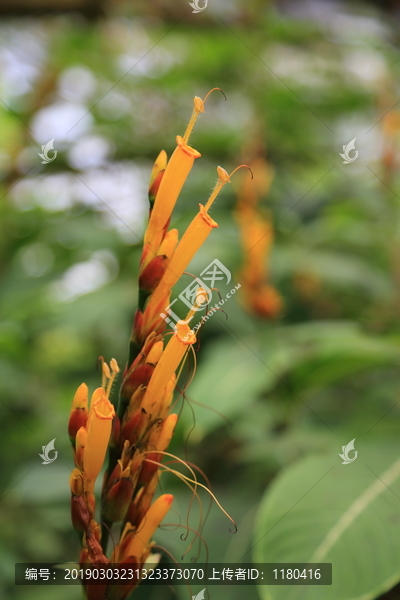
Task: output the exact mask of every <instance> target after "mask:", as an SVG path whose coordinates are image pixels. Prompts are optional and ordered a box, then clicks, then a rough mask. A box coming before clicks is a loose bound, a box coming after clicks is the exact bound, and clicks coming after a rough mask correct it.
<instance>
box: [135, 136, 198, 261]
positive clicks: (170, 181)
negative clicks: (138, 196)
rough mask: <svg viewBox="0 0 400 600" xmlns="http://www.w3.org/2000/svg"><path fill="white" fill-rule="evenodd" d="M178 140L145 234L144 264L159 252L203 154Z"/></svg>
mask: <svg viewBox="0 0 400 600" xmlns="http://www.w3.org/2000/svg"><path fill="white" fill-rule="evenodd" d="M176 142H177V147H176V149H175V151H174V153H173V155H172V156H171V158H170V160H169V162H168V165H167V168H166V170H165V173H164V176H163V178H162V181H161V184H160V188H159V190H158V193H157V196H156V199H155V202H154V208H153V210H152V212H151V216H150V221H149V225H148V227H147V231H146V234H145V238H144V243H145V248H146V250H145V252H146V259H145V264H144V266H145V265H146V264H148V261H149V260H151V259H152V258H153V257H154V256H155V254H156V253H157V251H158V248H159V245H160V243H161V240H162V237H163V233H164V228H165V226H166V225H167V223H168V220H169V218H170V216H171V213H172V211H173V209H174V206H175V204H176V201H177V199H178V196H179V194H180V192H181V189H182V187H183V184H184V183H185V181H186V179H187V177H188V175H189V173H190V171H191V169H192V167H193V163H194V161H195V159H196V158H199V157H200V156H201V154H200V152H197V150H195V149H194V148H192V147H191V146H188V144H186V142H184V141H183V138H181V137H180V136H179V135H178V136H177V137H176Z"/></svg>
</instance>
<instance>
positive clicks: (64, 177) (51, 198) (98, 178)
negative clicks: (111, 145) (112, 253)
mask: <svg viewBox="0 0 400 600" xmlns="http://www.w3.org/2000/svg"><path fill="white" fill-rule="evenodd" d="M150 171H151V165H149V167H148V168H145V167H142V166H139V165H135V164H133V163H132V162H131V161H129V162H128V161H126V162H121V163H114V164H111V165H108V166H107V167H104V168H96V169H91V170H89V171H87V172H85V173H79V178H80V179H78V177H76V176H75V175H74V174H73V173H55V174H52V175H40V176H38V177H35V178H33V177H29V176H28V177H25V178H24V179H22V180H21V181H20V182H19V184H18V185H16V186H15V187H14V189H13V190H11V192H10V194H11V198H12V200H13V202H14V203H15V205H16V206H17V207H18V209H19V210H21V211H26V210H31V209H33V208H34V207H35V206H40V207H42V208H43V209H45V210H46V211H48V212H58V211H62V210H68V209H69V208H71V207H72V206H74V205H76V204H79V203H81V204H84V205H86V206H90V207H93V208H94V209H96V210H98V211H99V212H101V213H102V214H103V215H104V219H105V220H106V223H108V224H109V225H110V226H111V227H113V228H115V229H116V230H117V231H118V232H119V233H121V234H122V235H123V237H124V239H126V240H127V242H129V243H137V242H138V241H139V239H140V238H141V237H142V236H143V231H144V226H145V221H146V217H147V215H148V209H149V202H148V192H147V188H148V179H149V174H150Z"/></svg>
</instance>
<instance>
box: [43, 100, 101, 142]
mask: <svg viewBox="0 0 400 600" xmlns="http://www.w3.org/2000/svg"><path fill="white" fill-rule="evenodd" d="M92 122H93V117H92V115H91V114H90V112H88V108H87V107H86V106H85V105H84V104H81V103H73V102H56V103H55V104H51V105H50V106H46V107H45V108H42V109H41V110H39V111H38V112H37V113H36V114H35V116H34V117H33V119H32V123H31V128H32V129H33V131H34V134H35V138H36V140H37V141H38V142H39V144H46V143H47V142H48V141H49V140H51V139H53V138H55V141H54V146H55V148H56V149H57V142H58V143H60V142H61V143H62V142H68V141H72V140H75V139H77V138H78V137H80V136H81V135H83V134H84V133H86V132H87V131H88V129H89V128H90V127H91V125H92ZM68 132H69V133H68Z"/></svg>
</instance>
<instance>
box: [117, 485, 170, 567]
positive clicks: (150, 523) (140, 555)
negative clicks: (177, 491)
mask: <svg viewBox="0 0 400 600" xmlns="http://www.w3.org/2000/svg"><path fill="white" fill-rule="evenodd" d="M173 499H174V497H173V496H172V495H171V494H163V495H162V496H160V497H159V498H157V500H156V501H155V502H154V503H153V504H152V505H151V506H150V508H149V510H148V511H147V513H146V515H145V517H144V518H143V520H142V522H141V523H140V525H139V527H138V530H137V533H136V534H134V535H133V536H132V539H131V541H130V542H129V544H127V546H126V548H125V549H124V555H123V556H121V557H120V558H121V559H123V558H127V557H128V556H134V557H136V558H137V559H138V560H139V562H142V561H143V559H144V558H145V556H146V554H147V553H148V551H149V550H150V546H149V542H150V539H151V538H152V536H153V534H154V532H155V530H156V529H157V527H158V526H159V524H160V523H161V521H162V520H163V519H164V517H165V515H166V514H167V512H168V511H169V509H170V508H171V504H172V502H173ZM129 525H130V523H129Z"/></svg>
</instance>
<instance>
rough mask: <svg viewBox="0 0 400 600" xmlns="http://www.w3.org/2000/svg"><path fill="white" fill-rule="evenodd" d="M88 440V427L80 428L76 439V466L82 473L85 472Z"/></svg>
mask: <svg viewBox="0 0 400 600" xmlns="http://www.w3.org/2000/svg"><path fill="white" fill-rule="evenodd" d="M86 440H87V431H86V427H80V428H79V429H78V431H77V434H76V438H75V464H76V466H77V467H78V469H80V470H81V471H83V456H84V453H85V447H86Z"/></svg>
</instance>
